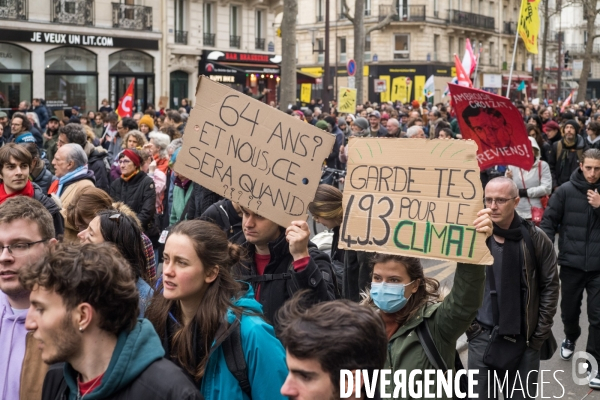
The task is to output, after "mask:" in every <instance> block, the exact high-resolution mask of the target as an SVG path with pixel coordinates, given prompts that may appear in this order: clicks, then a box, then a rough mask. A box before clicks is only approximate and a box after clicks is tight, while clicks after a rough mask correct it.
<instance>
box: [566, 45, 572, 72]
mask: <svg viewBox="0 0 600 400" xmlns="http://www.w3.org/2000/svg"><path fill="white" fill-rule="evenodd" d="M569 62H571V56H570V55H569V50H567V51H565V69H567V68H569Z"/></svg>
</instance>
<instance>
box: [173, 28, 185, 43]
mask: <svg viewBox="0 0 600 400" xmlns="http://www.w3.org/2000/svg"><path fill="white" fill-rule="evenodd" d="M187 42H188V33H187V31H175V43H180V44H187Z"/></svg>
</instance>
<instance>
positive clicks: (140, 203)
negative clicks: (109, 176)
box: [110, 171, 156, 233]
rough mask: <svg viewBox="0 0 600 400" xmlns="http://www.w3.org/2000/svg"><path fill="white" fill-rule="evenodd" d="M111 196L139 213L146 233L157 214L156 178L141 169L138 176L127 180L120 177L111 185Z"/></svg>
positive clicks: (138, 215)
mask: <svg viewBox="0 0 600 400" xmlns="http://www.w3.org/2000/svg"><path fill="white" fill-rule="evenodd" d="M110 196H111V197H112V198H113V200H114V201H122V202H123V203H125V204H127V205H128V206H129V208H131V209H132V210H133V212H135V213H136V214H137V217H138V218H139V220H140V222H141V223H142V229H143V231H144V233H146V232H147V231H148V228H149V226H150V225H151V223H152V224H154V214H156V204H155V203H156V190H154V180H152V178H150V177H149V176H148V175H146V173H145V172H143V171H140V172H138V173H137V175H136V176H134V177H133V178H131V179H130V180H129V181H127V182H125V181H124V180H123V179H122V178H119V179H117V180H115V181H113V183H112V184H111V185H110Z"/></svg>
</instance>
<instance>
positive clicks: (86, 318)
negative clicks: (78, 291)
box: [71, 303, 94, 332]
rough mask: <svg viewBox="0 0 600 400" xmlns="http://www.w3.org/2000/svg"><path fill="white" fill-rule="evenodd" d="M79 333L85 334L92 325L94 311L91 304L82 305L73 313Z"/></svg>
mask: <svg viewBox="0 0 600 400" xmlns="http://www.w3.org/2000/svg"><path fill="white" fill-rule="evenodd" d="M71 313H72V314H73V319H74V322H75V325H76V327H77V329H78V330H79V332H84V331H85V330H86V329H87V328H89V327H90V326H91V324H92V317H93V314H94V309H93V308H92V306H91V305H90V304H89V303H81V304H79V305H78V306H77V307H75V309H74V310H72V311H71Z"/></svg>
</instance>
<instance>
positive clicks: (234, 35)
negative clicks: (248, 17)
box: [229, 6, 242, 49]
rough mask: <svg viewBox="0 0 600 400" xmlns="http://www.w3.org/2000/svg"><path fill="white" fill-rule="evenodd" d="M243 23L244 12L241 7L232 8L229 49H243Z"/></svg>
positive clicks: (230, 10)
mask: <svg viewBox="0 0 600 400" xmlns="http://www.w3.org/2000/svg"><path fill="white" fill-rule="evenodd" d="M241 21H242V10H241V7H239V6H231V8H230V9H229V47H233V48H236V49H239V48H240V47H241V43H240V42H241V39H242V38H241V35H240V33H241V31H242V29H241Z"/></svg>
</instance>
